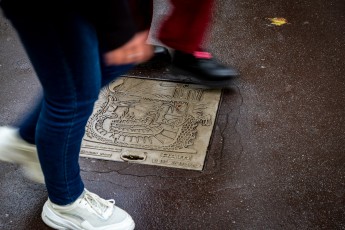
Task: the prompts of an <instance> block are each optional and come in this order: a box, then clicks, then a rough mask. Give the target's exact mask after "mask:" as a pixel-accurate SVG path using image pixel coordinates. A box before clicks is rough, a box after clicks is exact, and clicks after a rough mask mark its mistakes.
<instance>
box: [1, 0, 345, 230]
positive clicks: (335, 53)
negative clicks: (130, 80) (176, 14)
mask: <svg viewBox="0 0 345 230" xmlns="http://www.w3.org/2000/svg"><path fill="white" fill-rule="evenodd" d="M167 10H168V7H167V5H166V4H165V1H163V0H159V1H158V0H157V1H155V15H156V18H160V17H161V16H163V15H164V14H165V13H166V12H167ZM344 12H345V2H344V1H343V0H330V1H323V0H295V1H282V0H276V1H271V0H265V1H254V0H249V1H240V0H230V1H228V0H218V1H216V10H215V12H214V20H213V22H212V25H213V26H212V28H211V30H210V33H209V37H208V39H207V41H206V42H205V46H206V47H207V48H208V49H209V50H210V51H211V52H212V53H213V55H214V56H215V57H216V58H218V59H219V60H220V61H221V62H223V63H224V64H227V65H233V66H236V67H237V68H238V69H239V71H240V72H241V77H240V78H238V79H236V80H234V82H233V87H232V88H231V89H230V90H224V91H223V94H222V101H221V105H220V108H219V111H218V117H217V121H216V126H215V128H214V131H213V134H212V140H211V142H210V146H209V151H208V153H207V159H206V161H205V167H204V169H203V170H202V171H201V172H199V171H190V170H183V169H172V168H163V167H158V166H148V165H139V164H129V163H122V162H109V161H101V160H91V159H86V158H81V159H80V164H81V170H82V177H83V179H84V181H85V185H86V187H87V188H88V189H89V190H91V191H93V192H95V193H97V194H99V195H100V196H102V197H105V198H115V199H116V204H117V205H118V206H120V207H122V208H124V209H126V210H127V211H128V212H129V213H130V214H131V215H132V217H133V218H134V220H135V222H136V226H137V228H136V229H138V230H152V229H160V230H161V229H164V230H165V229H167V230H168V229H173V230H177V229H191V230H200V229H202V230H204V229H205V230H209V229H211V230H225V229H314V230H315V229H345V154H344V152H345V150H344V149H345V109H344V108H345V77H344V72H345V63H344V58H345V30H344V26H345V14H344ZM274 17H283V18H285V19H287V21H288V24H285V25H283V26H273V25H271V24H270V21H269V20H268V18H274ZM158 22H159V20H155V21H154V23H153V30H152V32H153V33H154V31H155V28H157V24H158ZM129 75H134V76H141V77H147V78H150V79H151V78H152V79H156V78H158V79H179V80H184V79H186V76H174V75H172V73H171V68H170V67H169V66H156V67H154V68H151V67H141V68H136V69H134V70H132V71H131V72H130V73H129ZM187 78H188V77H187ZM40 90H41V89H40V86H39V83H38V81H37V79H36V76H35V73H34V71H33V69H32V67H31V65H30V62H29V61H28V58H27V56H26V54H25V53H24V50H23V48H22V46H21V44H20V42H19V40H18V37H17V35H16V33H15V32H14V31H13V29H12V27H11V25H10V24H9V23H8V21H7V20H6V19H5V18H4V17H3V16H2V15H1V18H0V125H16V124H18V122H19V121H20V119H21V118H22V117H23V115H24V114H25V113H26V112H27V111H28V110H30V107H31V105H32V103H33V102H34V101H35V99H36V98H37V95H38V94H39V92H40ZM0 171H1V173H0V188H1V189H0V200H1V204H0V229H4V230H9V229H16V230H18V229H42V230H43V229H49V228H48V227H47V226H45V225H44V223H43V222H42V220H41V218H40V213H41V209H42V206H43V204H44V202H45V201H46V199H47V194H46V189H45V187H44V186H43V185H40V184H35V183H32V182H30V181H28V180H27V179H25V178H24V177H23V176H22V174H21V172H20V169H19V167H18V166H17V165H12V164H8V163H2V162H0Z"/></svg>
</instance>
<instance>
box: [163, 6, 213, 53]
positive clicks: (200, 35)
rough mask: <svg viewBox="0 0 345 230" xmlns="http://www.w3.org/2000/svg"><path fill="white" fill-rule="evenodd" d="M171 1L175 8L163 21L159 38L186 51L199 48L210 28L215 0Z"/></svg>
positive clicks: (189, 51)
mask: <svg viewBox="0 0 345 230" xmlns="http://www.w3.org/2000/svg"><path fill="white" fill-rule="evenodd" d="M170 2H171V4H172V7H173V9H172V12H171V14H170V15H169V16H168V17H167V18H166V20H165V21H164V22H163V23H162V25H161V28H160V30H159V33H158V38H159V39H160V40H161V41H162V42H163V43H164V44H165V45H167V46H169V47H171V48H173V49H176V50H180V51H183V52H186V53H193V52H194V51H197V50H199V49H200V48H201V45H202V42H203V40H204V37H205V35H206V33H207V31H208V29H209V25H210V21H211V15H212V11H213V5H214V0H193V1H184V0H171V1H170ZM186 25H188V26H186Z"/></svg>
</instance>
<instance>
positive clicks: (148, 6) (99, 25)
mask: <svg viewBox="0 0 345 230" xmlns="http://www.w3.org/2000/svg"><path fill="white" fill-rule="evenodd" d="M97 4H98V6H97V7H96V9H97V13H96V14H95V15H96V16H97V18H95V22H96V29H97V31H98V36H99V39H100V47H101V49H102V50H103V51H109V50H113V49H116V48H118V47H120V46H121V45H123V44H125V43H126V42H127V41H129V40H130V39H131V38H132V37H133V36H134V34H135V33H136V32H139V31H143V30H148V29H149V28H150V26H151V20H152V9H153V1H152V0H103V1H102V2H101V4H100V3H97ZM92 8H93V7H91V10H92ZM93 9H94V8H93Z"/></svg>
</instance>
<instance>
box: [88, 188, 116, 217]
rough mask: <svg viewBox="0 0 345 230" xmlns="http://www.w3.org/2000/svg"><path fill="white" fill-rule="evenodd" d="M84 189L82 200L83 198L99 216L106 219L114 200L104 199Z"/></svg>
mask: <svg viewBox="0 0 345 230" xmlns="http://www.w3.org/2000/svg"><path fill="white" fill-rule="evenodd" d="M85 191H86V192H85V194H84V197H83V199H82V200H85V201H86V202H87V203H88V204H89V205H90V207H91V208H92V210H94V211H95V212H96V214H97V215H99V216H100V217H101V218H104V219H107V218H108V217H109V216H110V215H111V214H112V212H113V208H114V204H115V200H114V199H110V200H105V199H102V198H100V197H99V196H98V195H96V194H94V193H91V192H89V191H88V190H86V189H85Z"/></svg>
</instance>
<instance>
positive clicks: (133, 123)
mask: <svg viewBox="0 0 345 230" xmlns="http://www.w3.org/2000/svg"><path fill="white" fill-rule="evenodd" d="M219 98H220V92H219V91H214V90H207V89H205V88H203V87H201V86H197V85H190V84H182V83H172V82H165V81H156V80H146V79H139V78H129V77H124V78H121V79H118V80H117V81H114V82H112V83H111V84H109V85H108V87H106V88H104V89H102V91H101V93H100V95H99V100H98V101H97V102H96V104H95V108H94V112H93V114H92V115H91V117H90V119H89V121H88V124H87V126H86V132H85V136H84V140H83V144H82V150H81V156H87V157H97V158H102V159H108V160H119V161H130V162H136V163H143V164H153V165H161V166H168V167H178V168H187V169H195V170H201V169H202V166H203V163H204V159H205V155H206V150H207V146H208V142H209V138H210V135H211V132H212V128H213V124H214V119H215V116H216V110H217V107H218V103H219Z"/></svg>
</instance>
